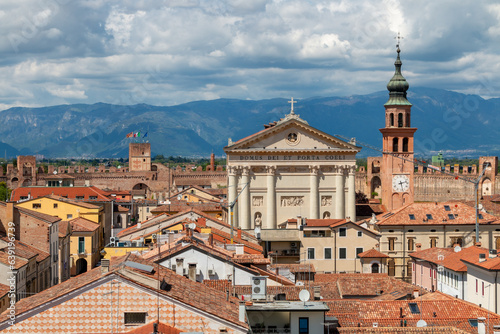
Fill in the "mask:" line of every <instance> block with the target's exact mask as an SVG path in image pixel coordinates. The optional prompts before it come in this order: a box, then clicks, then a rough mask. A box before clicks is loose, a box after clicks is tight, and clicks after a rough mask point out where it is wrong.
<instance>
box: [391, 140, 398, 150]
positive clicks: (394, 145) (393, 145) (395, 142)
mask: <svg viewBox="0 0 500 334" xmlns="http://www.w3.org/2000/svg"><path fill="white" fill-rule="evenodd" d="M392 152H398V138H392Z"/></svg>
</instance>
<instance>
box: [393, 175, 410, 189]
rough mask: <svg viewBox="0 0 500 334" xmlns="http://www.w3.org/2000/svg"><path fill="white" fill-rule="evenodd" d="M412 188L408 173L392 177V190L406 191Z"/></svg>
mask: <svg viewBox="0 0 500 334" xmlns="http://www.w3.org/2000/svg"><path fill="white" fill-rule="evenodd" d="M409 188H410V179H409V177H408V175H394V176H393V177H392V190H393V191H395V192H404V191H407V190H408V189H409Z"/></svg>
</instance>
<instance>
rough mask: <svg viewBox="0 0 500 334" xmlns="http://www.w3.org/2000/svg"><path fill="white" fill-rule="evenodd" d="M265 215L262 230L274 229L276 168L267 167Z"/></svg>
mask: <svg viewBox="0 0 500 334" xmlns="http://www.w3.org/2000/svg"><path fill="white" fill-rule="evenodd" d="M266 169H267V170H266V172H267V215H266V217H264V218H263V219H262V220H263V224H262V225H263V228H265V229H274V228H276V227H277V226H276V186H275V183H276V180H275V174H276V166H267V167H266Z"/></svg>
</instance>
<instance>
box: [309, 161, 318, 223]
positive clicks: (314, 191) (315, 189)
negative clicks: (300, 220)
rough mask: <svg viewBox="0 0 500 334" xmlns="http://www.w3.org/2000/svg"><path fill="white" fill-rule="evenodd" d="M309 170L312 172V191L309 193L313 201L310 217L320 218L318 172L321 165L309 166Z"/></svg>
mask: <svg viewBox="0 0 500 334" xmlns="http://www.w3.org/2000/svg"><path fill="white" fill-rule="evenodd" d="M309 172H310V173H311V175H310V181H311V182H310V183H311V185H310V191H309V194H310V196H311V203H310V204H309V205H310V212H309V217H310V219H319V189H318V173H319V167H318V166H309Z"/></svg>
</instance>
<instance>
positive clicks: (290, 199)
mask: <svg viewBox="0 0 500 334" xmlns="http://www.w3.org/2000/svg"><path fill="white" fill-rule="evenodd" d="M302 204H304V196H281V206H302Z"/></svg>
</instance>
